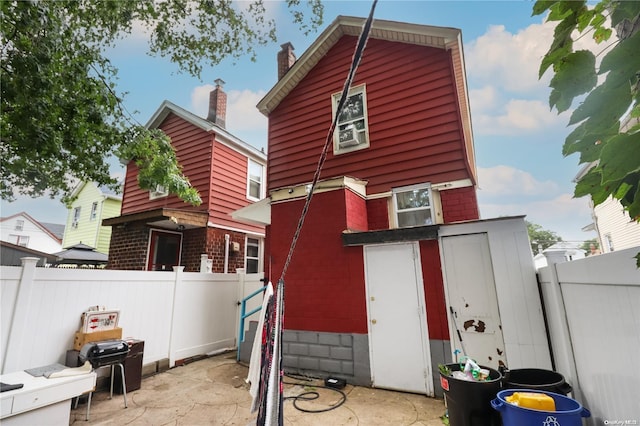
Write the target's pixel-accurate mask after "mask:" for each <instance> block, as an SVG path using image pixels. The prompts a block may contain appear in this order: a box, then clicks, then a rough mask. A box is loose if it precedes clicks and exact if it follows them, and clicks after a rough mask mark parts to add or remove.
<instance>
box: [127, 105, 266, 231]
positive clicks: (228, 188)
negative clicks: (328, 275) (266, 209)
mask: <svg viewBox="0 0 640 426" xmlns="http://www.w3.org/2000/svg"><path fill="white" fill-rule="evenodd" d="M159 127H160V129H162V130H163V131H164V132H165V133H166V134H167V135H168V136H169V137H170V138H171V143H172V144H173V147H174V149H175V150H176V155H177V157H178V162H179V164H180V165H181V166H182V171H183V173H184V175H185V176H186V177H187V178H188V179H189V181H190V182H191V184H192V185H193V186H194V187H195V188H196V189H197V190H198V192H199V193H200V197H201V198H202V204H201V205H200V206H197V207H196V206H191V205H188V204H185V203H184V201H182V200H181V199H179V198H178V197H177V196H175V195H169V196H167V197H162V198H156V199H155V200H150V199H149V191H146V190H142V189H140V188H139V187H138V180H137V176H138V169H137V167H136V165H135V164H134V163H133V162H131V163H129V165H128V166H127V176H126V181H125V189H124V195H123V200H122V214H128V213H137V212H142V211H147V210H152V209H156V208H162V207H165V208H185V209H189V210H198V211H208V212H209V217H210V221H211V222H213V224H214V225H217V226H222V227H227V228H233V229H240V230H246V231H249V232H256V233H259V234H262V233H264V228H263V227H260V226H255V225H249V224H246V223H244V222H238V221H235V220H233V219H232V218H231V212H233V211H235V210H238V209H240V208H242V207H244V206H246V205H248V204H250V203H251V202H252V201H250V200H248V199H247V197H246V193H247V161H248V160H247V157H246V156H245V155H243V154H240V153H239V152H237V151H235V150H233V149H231V148H229V147H228V146H226V145H224V144H222V143H220V142H218V141H216V140H215V134H214V133H212V132H206V131H204V130H202V129H200V128H199V127H196V126H194V125H193V124H191V123H189V122H187V121H185V120H183V119H181V118H180V117H178V116H176V115H174V114H169V115H168V116H167V118H166V119H165V120H164V121H163V122H162V124H161V125H160V126H159Z"/></svg>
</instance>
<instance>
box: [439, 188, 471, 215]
mask: <svg viewBox="0 0 640 426" xmlns="http://www.w3.org/2000/svg"><path fill="white" fill-rule="evenodd" d="M440 200H441V202H442V212H443V215H444V223H452V222H459V221H464V220H475V219H480V210H479V209H478V199H477V197H476V189H475V188H474V187H472V186H468V187H465V188H456V189H449V190H447V191H441V192H440Z"/></svg>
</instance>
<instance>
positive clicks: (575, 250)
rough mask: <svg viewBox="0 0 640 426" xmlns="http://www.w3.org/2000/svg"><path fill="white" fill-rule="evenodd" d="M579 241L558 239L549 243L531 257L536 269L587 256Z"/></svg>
mask: <svg viewBox="0 0 640 426" xmlns="http://www.w3.org/2000/svg"><path fill="white" fill-rule="evenodd" d="M581 245H582V244H580V243H571V242H566V241H559V242H557V243H555V244H553V245H550V246H549V247H547V248H546V249H544V250H542V253H538V254H537V255H535V256H534V257H533V262H534V264H535V266H536V269H540V268H544V267H545V266H549V265H550V264H553V263H563V262H570V261H572V260H578V259H584V258H585V257H586V256H587V253H586V251H585V250H583V249H581V248H580V246H581Z"/></svg>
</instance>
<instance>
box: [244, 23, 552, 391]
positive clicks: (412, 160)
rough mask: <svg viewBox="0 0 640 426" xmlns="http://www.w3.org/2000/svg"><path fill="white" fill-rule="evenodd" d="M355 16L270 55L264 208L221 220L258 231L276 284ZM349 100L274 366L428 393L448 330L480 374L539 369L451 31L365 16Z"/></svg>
mask: <svg viewBox="0 0 640 426" xmlns="http://www.w3.org/2000/svg"><path fill="white" fill-rule="evenodd" d="M364 21H365V20H364V19H361V18H352V17H342V16H340V17H338V18H337V19H336V20H335V21H334V22H333V23H332V24H331V25H330V26H329V27H328V28H327V29H326V30H325V31H324V32H323V33H322V34H321V35H320V37H319V38H318V39H317V40H316V41H315V42H314V43H313V44H312V45H311V46H310V47H309V49H308V50H307V51H306V52H305V53H304V54H303V55H302V56H301V57H300V59H298V60H297V61H296V59H295V56H294V54H293V46H291V44H289V43H286V44H284V45H282V51H281V52H280V53H279V54H278V70H279V72H278V75H279V81H278V82H277V83H276V84H275V86H274V87H273V88H272V89H271V90H270V91H269V92H268V93H267V94H266V96H265V97H264V98H263V99H262V100H261V101H260V102H259V104H258V108H259V110H260V111H261V112H263V114H265V115H266V116H267V117H268V118H269V145H268V146H269V149H268V152H269V167H268V173H267V175H268V179H267V181H268V189H269V199H267V200H264V201H262V202H260V203H258V204H257V205H254V206H250V207H247V208H245V209H242V210H240V211H238V212H235V213H234V216H235V217H237V218H241V217H245V218H247V219H250V220H253V221H258V220H259V218H263V220H264V223H265V224H268V227H267V245H268V247H269V250H268V252H267V258H268V260H269V266H270V268H269V269H268V271H267V276H268V277H270V279H271V280H273V281H274V284H275V281H277V280H278V279H279V277H281V276H282V272H283V269H284V264H285V261H286V259H287V255H288V253H289V250H290V246H291V243H292V236H293V235H294V231H295V229H296V226H297V224H298V220H299V218H300V214H301V212H302V207H303V205H304V202H305V198H306V196H307V193H308V189H309V184H310V183H311V182H312V180H313V176H314V172H315V170H316V167H317V164H318V158H319V156H320V153H321V150H322V146H323V145H324V142H325V139H326V137H327V132H328V129H329V128H330V125H331V121H332V119H333V117H334V116H335V110H336V104H337V102H338V98H339V95H340V92H341V91H342V88H343V85H344V81H345V79H346V77H347V74H348V71H349V67H350V64H351V61H352V57H353V52H354V48H355V45H356V43H357V39H358V35H359V34H360V32H361V29H362V27H363V24H364ZM346 105H347V108H346V109H345V110H344V111H343V112H342V114H341V115H340V116H339V120H338V126H337V128H336V132H335V135H334V138H333V140H332V144H331V148H330V149H329V151H328V153H327V157H326V162H325V164H324V168H323V171H322V174H321V180H320V182H319V184H318V185H317V187H316V188H315V191H314V195H313V199H312V201H311V204H310V207H309V210H308V214H307V216H306V219H305V222H304V228H303V229H302V232H301V234H300V238H299V239H298V241H297V243H296V246H295V251H294V252H293V256H292V261H291V263H290V265H289V268H288V269H287V271H286V275H285V278H284V281H285V299H286V300H285V315H284V318H285V323H284V329H285V332H284V337H283V339H284V346H283V353H284V356H283V365H284V367H285V368H286V369H287V370H289V371H296V372H299V373H303V374H307V373H308V374H316V375H320V376H322V377H325V376H329V375H331V376H337V377H343V378H345V379H346V380H347V381H348V382H349V383H355V384H364V385H371V384H372V385H373V386H376V387H384V388H391V389H400V390H406V391H411V392H418V393H426V394H430V395H433V394H434V393H436V394H441V392H442V389H441V387H440V384H439V381H438V369H437V365H438V364H439V363H446V362H451V360H452V358H453V352H454V349H456V348H458V349H459V348H460V347H461V345H462V342H460V341H457V340H456V341H454V340H455V337H454V338H453V339H451V338H450V336H456V335H464V336H465V337H464V338H463V340H464V346H463V349H464V348H466V350H467V351H468V352H467V354H468V355H470V356H473V357H474V358H476V359H477V360H478V362H480V363H481V364H483V365H487V366H491V367H494V368H497V367H498V365H499V364H500V363H506V362H508V365H509V366H510V367H513V368H515V367H516V366H518V365H522V364H527V366H539V367H542V366H545V367H550V360H549V359H550V358H549V352H548V346H546V337H545V333H544V321H543V318H542V312H541V308H540V304H539V303H538V304H536V303H535V300H536V298H538V300H539V296H537V290H536V283H535V270H534V268H533V262H532V259H531V251H530V248H529V242H528V237H527V232H526V226H525V223H524V218H523V217H518V218H501V219H494V220H489V221H480V220H478V219H479V210H478V203H477V198H476V178H477V176H476V167H475V156H474V146H473V139H472V129H471V117H470V110H469V101H468V94H467V85H466V76H465V67H464V58H463V46H462V36H461V32H460V30H458V29H454V28H442V27H432V26H424V25H414V24H406V23H398V22H390V21H383V20H375V21H374V23H373V26H372V30H371V35H370V38H369V40H368V42H367V47H366V49H365V50H364V54H363V57H362V60H361V62H360V65H359V68H358V70H357V73H356V75H355V79H354V82H353V84H352V88H351V92H350V94H349V98H348V102H347V103H346ZM265 218H266V219H265ZM492 255H493V256H495V258H493V257H492ZM507 265H508V266H507ZM525 296H526V297H525ZM498 305H499V306H500V309H499V310H498ZM527 305H529V307H527ZM450 311H451V312H455V318H454V319H456V321H457V324H458V326H459V327H461V328H457V327H455V325H454V323H453V322H452V321H451V320H450V318H449V317H448V314H449V312H450ZM516 313H517V314H516ZM501 318H502V319H501ZM463 327H464V328H463ZM485 331H486V332H485ZM503 334H504V337H503ZM520 334H527V335H528V336H530V339H531V340H530V341H528V342H526V344H527V345H529V346H528V347H526V348H525V347H524V346H522V344H523V343H524V342H523V340H522V339H520V341H518V338H517V336H518V335H520ZM535 345H538V346H535ZM534 346H535V348H534ZM481 348H482V349H481ZM471 351H473V352H471Z"/></svg>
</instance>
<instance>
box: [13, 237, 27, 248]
mask: <svg viewBox="0 0 640 426" xmlns="http://www.w3.org/2000/svg"><path fill="white" fill-rule="evenodd" d="M9 241H11V242H13V243H14V244H15V245H17V246H20V247H27V246H28V245H29V236H28V235H9Z"/></svg>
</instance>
